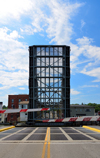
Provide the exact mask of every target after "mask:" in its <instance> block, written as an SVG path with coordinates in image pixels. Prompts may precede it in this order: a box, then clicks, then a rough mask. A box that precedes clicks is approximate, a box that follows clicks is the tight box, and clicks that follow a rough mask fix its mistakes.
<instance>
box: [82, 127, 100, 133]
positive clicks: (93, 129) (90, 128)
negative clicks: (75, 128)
mask: <svg viewBox="0 0 100 158" xmlns="http://www.w3.org/2000/svg"><path fill="white" fill-rule="evenodd" d="M82 127H83V128H86V129H89V130H92V131H95V132H99V133H100V130H99V129H96V128H92V127H88V126H82Z"/></svg>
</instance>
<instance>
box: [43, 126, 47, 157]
mask: <svg viewBox="0 0 100 158" xmlns="http://www.w3.org/2000/svg"><path fill="white" fill-rule="evenodd" d="M48 129H49V127H48V128H47V132H46V136H45V142H44V145H43V151H42V158H44V157H45V149H46V144H47V138H48Z"/></svg>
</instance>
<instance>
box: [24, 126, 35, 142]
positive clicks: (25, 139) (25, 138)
mask: <svg viewBox="0 0 100 158" xmlns="http://www.w3.org/2000/svg"><path fill="white" fill-rule="evenodd" d="M37 129H38V127H37V128H36V129H33V131H32V132H30V133H29V134H28V135H27V136H26V137H24V138H23V139H22V140H21V142H25V141H27V139H28V138H29V137H30V136H31V135H32V134H34V132H35V131H36V130H37Z"/></svg>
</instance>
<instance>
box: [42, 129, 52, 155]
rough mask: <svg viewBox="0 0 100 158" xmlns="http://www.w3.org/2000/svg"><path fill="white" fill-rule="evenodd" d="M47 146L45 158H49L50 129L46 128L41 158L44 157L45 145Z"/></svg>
mask: <svg viewBox="0 0 100 158" xmlns="http://www.w3.org/2000/svg"><path fill="white" fill-rule="evenodd" d="M47 144H48V146H47V158H50V127H48V128H47V132H46V136H45V142H44V145H43V151H42V158H44V157H45V151H46V145H47Z"/></svg>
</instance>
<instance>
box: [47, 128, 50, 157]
mask: <svg viewBox="0 0 100 158" xmlns="http://www.w3.org/2000/svg"><path fill="white" fill-rule="evenodd" d="M48 130H49V131H48V150H47V158H50V127H48Z"/></svg>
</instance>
